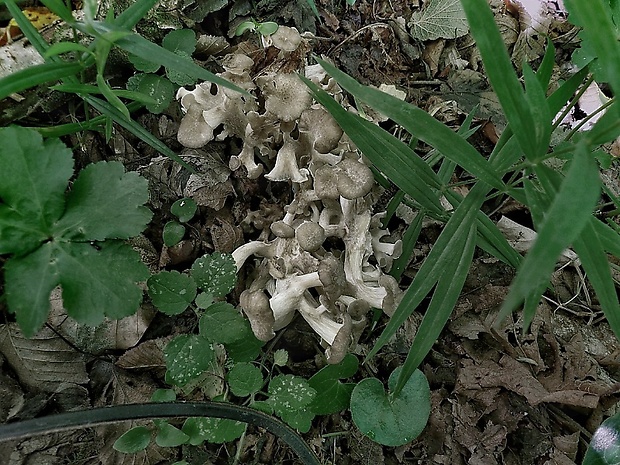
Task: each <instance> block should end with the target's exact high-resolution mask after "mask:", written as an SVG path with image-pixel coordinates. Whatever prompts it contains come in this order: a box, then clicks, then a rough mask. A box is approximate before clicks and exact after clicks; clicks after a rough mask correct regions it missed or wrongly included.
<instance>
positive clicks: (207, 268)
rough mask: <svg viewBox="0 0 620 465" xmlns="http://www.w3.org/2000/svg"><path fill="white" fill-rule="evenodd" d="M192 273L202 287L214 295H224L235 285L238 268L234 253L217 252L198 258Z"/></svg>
mask: <svg viewBox="0 0 620 465" xmlns="http://www.w3.org/2000/svg"><path fill="white" fill-rule="evenodd" d="M191 275H192V278H194V280H195V281H196V284H197V285H198V287H199V288H200V289H202V290H203V291H205V292H208V293H210V294H213V296H214V297H223V296H225V295H226V294H228V293H229V292H230V291H231V290H232V288H233V287H235V283H236V281H237V268H236V266H235V261H234V259H233V258H232V255H230V254H223V253H219V252H215V253H213V254H211V255H204V256H202V257H200V258H198V259H197V260H196V261H195V262H194V264H193V265H192V269H191Z"/></svg>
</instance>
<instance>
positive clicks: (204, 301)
mask: <svg viewBox="0 0 620 465" xmlns="http://www.w3.org/2000/svg"><path fill="white" fill-rule="evenodd" d="M212 303H213V296H212V295H211V294H208V293H206V292H201V293H200V294H198V295H197V296H196V306H197V307H198V308H201V309H203V310H206V309H207V308H209V306H210V305H211V304H212Z"/></svg>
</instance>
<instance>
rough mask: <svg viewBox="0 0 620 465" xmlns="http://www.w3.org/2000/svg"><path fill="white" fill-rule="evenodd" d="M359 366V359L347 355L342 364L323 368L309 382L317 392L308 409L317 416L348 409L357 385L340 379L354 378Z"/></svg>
mask: <svg viewBox="0 0 620 465" xmlns="http://www.w3.org/2000/svg"><path fill="white" fill-rule="evenodd" d="M358 366H359V362H358V360H357V357H356V356H355V355H352V354H347V355H346V356H345V358H344V359H343V360H342V361H341V362H340V363H338V364H336V365H327V366H326V367H324V368H321V369H320V370H319V371H318V372H317V373H316V374H315V375H313V376H312V378H310V379H309V380H308V384H309V385H310V387H311V388H313V389H314V390H315V391H316V392H317V394H316V397H315V398H314V400H313V401H312V402H311V403H310V405H308V409H309V410H311V411H312V412H313V413H314V414H316V415H330V414H332V413H338V412H341V411H343V410H345V409H346V408H348V407H349V401H350V400H351V392H353V387H354V386H355V383H342V382H340V379H342V378H350V377H351V376H353V375H354V374H355V373H357V368H358Z"/></svg>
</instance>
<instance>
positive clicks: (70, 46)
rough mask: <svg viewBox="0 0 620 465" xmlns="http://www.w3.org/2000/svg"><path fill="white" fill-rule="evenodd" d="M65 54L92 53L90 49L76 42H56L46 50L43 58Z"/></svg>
mask: <svg viewBox="0 0 620 465" xmlns="http://www.w3.org/2000/svg"><path fill="white" fill-rule="evenodd" d="M67 52H80V53H86V54H89V55H90V54H92V53H93V52H92V50H91V49H89V48H88V47H86V46H85V45H82V44H80V43H78V42H56V43H55V44H52V45H51V46H50V47H49V48H48V49H47V52H46V53H45V56H44V57H43V58H49V57H51V56H53V55H61V54H63V53H67Z"/></svg>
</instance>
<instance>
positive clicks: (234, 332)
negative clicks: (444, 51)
mask: <svg viewBox="0 0 620 465" xmlns="http://www.w3.org/2000/svg"><path fill="white" fill-rule="evenodd" d="M245 321H246V320H245V318H244V317H243V316H242V315H241V313H239V312H238V311H237V310H236V309H235V307H233V306H232V305H230V304H228V303H226V302H218V303H215V304H213V305H211V306H209V308H207V310H206V311H205V314H204V315H203V316H202V317H201V318H200V334H201V335H202V336H204V337H206V338H207V339H210V340H211V341H214V342H219V343H222V344H226V343H232V342H235V341H239V340H241V339H245V338H246V337H247V332H246V326H245V324H244V323H245Z"/></svg>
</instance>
